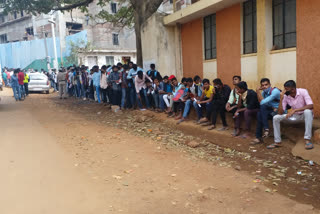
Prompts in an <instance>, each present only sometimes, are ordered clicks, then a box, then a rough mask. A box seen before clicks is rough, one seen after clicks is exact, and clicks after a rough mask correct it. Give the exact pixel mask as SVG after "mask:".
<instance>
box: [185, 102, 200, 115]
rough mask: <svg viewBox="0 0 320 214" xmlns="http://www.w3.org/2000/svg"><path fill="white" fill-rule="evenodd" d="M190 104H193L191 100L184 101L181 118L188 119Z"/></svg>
mask: <svg viewBox="0 0 320 214" xmlns="http://www.w3.org/2000/svg"><path fill="white" fill-rule="evenodd" d="M192 103H193V102H192V100H187V101H186V103H185V106H184V111H183V115H182V117H183V118H187V117H188V114H189V113H190V109H191V106H192ZM198 107H199V106H198Z"/></svg>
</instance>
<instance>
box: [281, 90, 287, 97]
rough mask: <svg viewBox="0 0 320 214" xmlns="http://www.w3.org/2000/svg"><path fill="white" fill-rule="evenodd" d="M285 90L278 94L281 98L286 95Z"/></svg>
mask: <svg viewBox="0 0 320 214" xmlns="http://www.w3.org/2000/svg"><path fill="white" fill-rule="evenodd" d="M286 92H287V90H286V89H283V90H282V91H281V93H280V97H283V96H284V95H285V94H286Z"/></svg>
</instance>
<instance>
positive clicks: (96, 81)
mask: <svg viewBox="0 0 320 214" xmlns="http://www.w3.org/2000/svg"><path fill="white" fill-rule="evenodd" d="M100 78H101V71H99V72H95V73H93V75H92V81H93V86H96V87H99V86H100Z"/></svg>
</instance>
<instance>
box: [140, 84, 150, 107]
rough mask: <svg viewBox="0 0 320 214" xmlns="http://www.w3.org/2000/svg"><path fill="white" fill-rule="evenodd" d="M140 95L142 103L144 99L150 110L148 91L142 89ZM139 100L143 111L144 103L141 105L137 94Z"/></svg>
mask: <svg viewBox="0 0 320 214" xmlns="http://www.w3.org/2000/svg"><path fill="white" fill-rule="evenodd" d="M139 94H140V97H141V101H142V99H144V100H145V103H146V106H147V108H150V103H149V99H148V96H147V90H146V89H144V88H141V90H140V92H139ZM137 100H138V105H139V108H140V109H142V108H143V106H142V103H141V101H140V99H139V98H138V94H137Z"/></svg>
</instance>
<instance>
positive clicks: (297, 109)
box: [267, 80, 313, 149]
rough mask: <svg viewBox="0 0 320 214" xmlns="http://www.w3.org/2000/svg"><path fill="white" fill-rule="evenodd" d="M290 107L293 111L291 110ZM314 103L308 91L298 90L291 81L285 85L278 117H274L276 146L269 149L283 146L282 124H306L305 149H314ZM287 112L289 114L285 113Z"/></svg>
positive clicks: (272, 145) (273, 145)
mask: <svg viewBox="0 0 320 214" xmlns="http://www.w3.org/2000/svg"><path fill="white" fill-rule="evenodd" d="M289 107H290V108H291V109H289ZM312 109H313V102H312V99H311V97H310V95H309V93H308V91H307V90H306V89H302V88H296V83H295V81H293V80H289V81H287V82H286V83H285V84H284V90H283V91H282V92H281V94H280V103H279V110H278V115H276V116H274V117H273V129H274V142H275V143H274V144H271V145H269V146H268V147H267V148H268V149H274V148H277V147H280V146H281V132H280V122H281V121H289V122H300V121H304V123H305V134H304V139H305V144H306V145H305V148H306V149H313V144H312V142H311V137H312V122H313V112H312ZM286 111H287V113H285V112H286Z"/></svg>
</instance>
